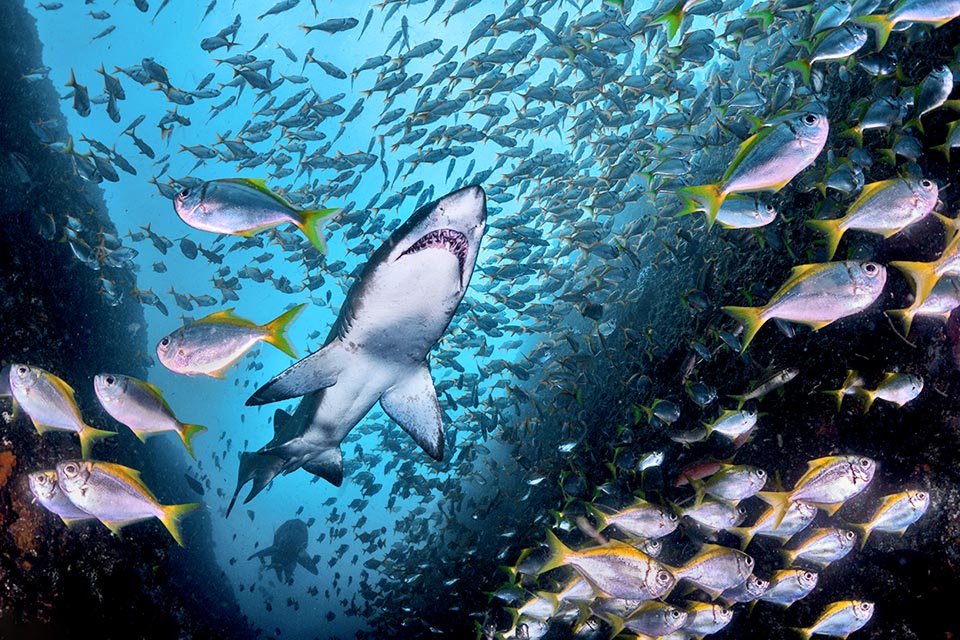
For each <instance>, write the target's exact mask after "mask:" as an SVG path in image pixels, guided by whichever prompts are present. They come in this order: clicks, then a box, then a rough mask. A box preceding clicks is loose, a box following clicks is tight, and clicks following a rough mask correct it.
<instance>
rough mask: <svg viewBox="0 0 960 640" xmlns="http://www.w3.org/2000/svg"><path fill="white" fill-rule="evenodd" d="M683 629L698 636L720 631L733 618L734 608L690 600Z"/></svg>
mask: <svg viewBox="0 0 960 640" xmlns="http://www.w3.org/2000/svg"><path fill="white" fill-rule="evenodd" d="M686 611H687V621H686V622H685V623H684V624H683V631H684V632H685V633H688V634H690V635H692V636H694V637H696V638H702V637H704V636H708V635H710V634H713V633H718V632H719V631H720V630H721V629H723V628H724V627H726V626H727V625H728V624H730V622H731V621H732V620H733V609H728V608H726V607H724V606H723V605H719V604H713V603H710V602H696V601H688V602H687V606H686Z"/></svg>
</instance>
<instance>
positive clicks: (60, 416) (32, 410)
mask: <svg viewBox="0 0 960 640" xmlns="http://www.w3.org/2000/svg"><path fill="white" fill-rule="evenodd" d="M10 390H11V391H12V392H13V399H14V400H16V402H17V406H19V407H20V408H21V409H23V411H24V412H25V413H26V414H27V415H28V416H30V420H31V421H32V422H33V426H34V427H36V429H37V433H43V432H44V431H72V432H73V433H76V434H77V435H78V436H80V451H81V455H82V456H83V457H84V458H86V457H88V456H89V455H90V448H91V447H92V446H93V443H94V442H96V441H97V440H100V439H101V438H106V437H109V436H112V435H114V432H113V431H104V430H101V429H94V428H93V427H91V426H90V425H88V424H87V423H86V422H84V421H83V417H82V416H81V415H80V409H79V408H77V401H76V400H75V398H74V391H73V389H72V388H71V387H70V385H68V384H67V383H66V382H64V381H63V380H61V379H60V378H58V377H57V376H55V375H53V374H52V373H50V372H48V371H44V370H43V369H40V368H39V367H31V366H30V365H26V364H11V365H10Z"/></svg>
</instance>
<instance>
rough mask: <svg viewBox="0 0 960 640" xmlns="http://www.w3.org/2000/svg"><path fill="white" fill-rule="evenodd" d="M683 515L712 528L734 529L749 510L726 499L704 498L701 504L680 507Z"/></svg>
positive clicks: (712, 529) (716, 529) (714, 529)
mask: <svg viewBox="0 0 960 640" xmlns="http://www.w3.org/2000/svg"><path fill="white" fill-rule="evenodd" d="M679 513H680V515H681V516H683V517H686V518H690V519H691V520H693V521H694V522H696V523H697V524H699V525H701V526H703V527H705V528H707V529H709V530H711V531H714V532H715V531H722V530H725V529H733V528H735V527H737V526H739V525H740V523H741V522H743V519H744V518H745V517H746V516H747V511H746V510H745V509H744V508H743V507H737V506H736V505H733V504H730V503H729V502H727V501H725V500H713V499H709V500H704V501H702V502H700V503H699V504H696V505H693V506H690V507H686V508H683V509H679Z"/></svg>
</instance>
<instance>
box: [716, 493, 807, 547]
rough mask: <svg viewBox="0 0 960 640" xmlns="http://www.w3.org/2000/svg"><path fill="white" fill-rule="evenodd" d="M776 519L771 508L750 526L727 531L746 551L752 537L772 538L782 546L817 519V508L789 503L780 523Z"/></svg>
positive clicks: (774, 511)
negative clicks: (735, 537) (738, 539)
mask: <svg viewBox="0 0 960 640" xmlns="http://www.w3.org/2000/svg"><path fill="white" fill-rule="evenodd" d="M777 517H778V514H777V511H776V510H775V509H774V508H773V507H771V508H769V509H767V510H766V511H765V512H764V513H763V514H762V515H761V516H760V517H759V518H757V521H756V522H755V523H753V524H752V525H751V526H749V527H734V528H732V529H728V531H729V532H730V533H732V534H734V535H735V536H737V537H738V538H740V548H741V549H746V548H747V547H748V546H749V545H750V541H751V540H753V537H754V536H764V537H767V538H774V539H776V540H779V541H780V543H781V544H782V543H784V542H786V541H787V540H789V539H790V538H792V537H793V536H794V535H795V534H796V533H798V532H800V531H803V530H804V529H806V528H807V527H808V526H810V524H811V523H812V522H813V520H814V519H815V518H816V517H817V508H816V507H815V506H813V505H812V504H807V503H806V502H791V503H790V506H789V507H788V508H787V513H786V514H785V515H784V516H783V519H782V520H781V521H780V522H777Z"/></svg>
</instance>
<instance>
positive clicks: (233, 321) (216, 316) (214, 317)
mask: <svg viewBox="0 0 960 640" xmlns="http://www.w3.org/2000/svg"><path fill="white" fill-rule="evenodd" d="M194 324H229V325H233V326H236V327H248V328H251V329H252V328H255V327H256V326H257V325H256V324H255V323H253V322H251V321H249V320H247V319H245V318H241V317H240V316H238V315H237V314H235V313H234V312H233V307H231V308H229V309H223V310H222V311H217V312H216V313H211V314H210V315H208V316H204V317H202V318H200V319H199V320H196V321H194Z"/></svg>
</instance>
